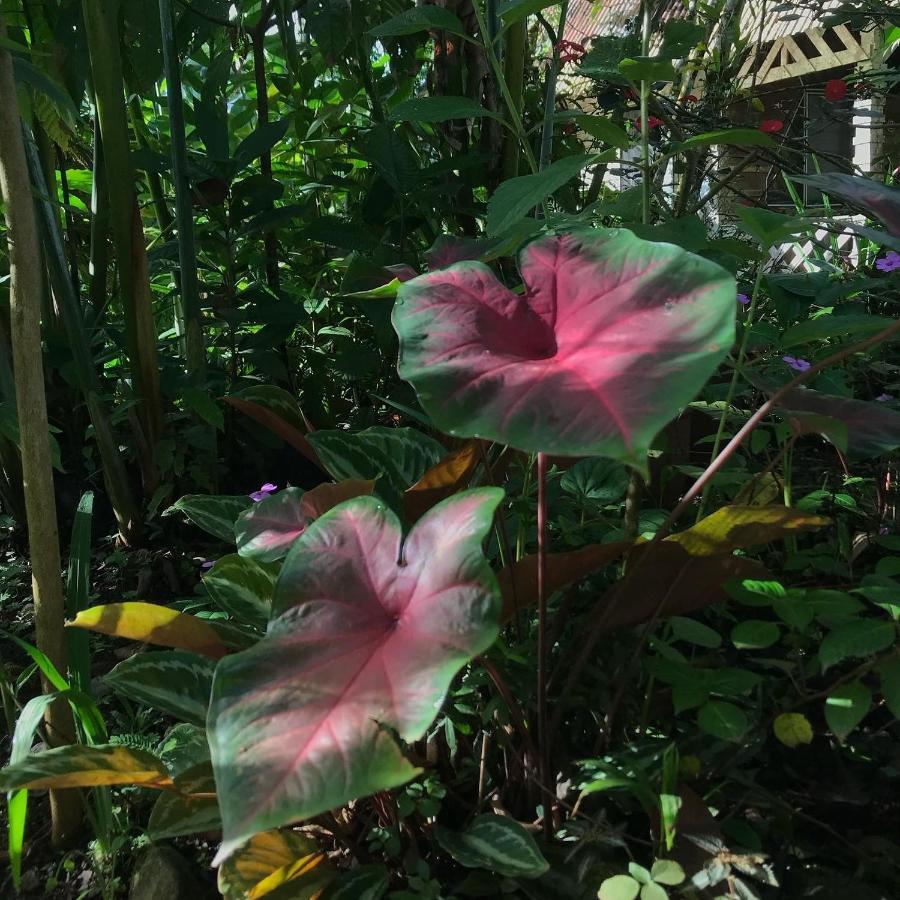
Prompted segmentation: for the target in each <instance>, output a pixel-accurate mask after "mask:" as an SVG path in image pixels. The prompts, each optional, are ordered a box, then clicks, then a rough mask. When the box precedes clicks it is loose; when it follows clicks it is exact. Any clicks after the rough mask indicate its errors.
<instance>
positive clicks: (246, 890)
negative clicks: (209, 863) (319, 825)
mask: <svg viewBox="0 0 900 900" xmlns="http://www.w3.org/2000/svg"><path fill="white" fill-rule="evenodd" d="M317 850H318V847H317V846H316V842H315V841H314V840H313V839H312V838H311V837H309V836H308V835H304V834H298V833H297V832H295V831H264V832H261V833H259V834H257V835H254V836H253V837H252V838H251V839H250V840H249V841H247V842H246V843H244V844H243V846H241V847H240V848H239V849H237V852H235V853H234V854H233V855H232V856H231V857H230V858H228V859H226V860H225V861H224V862H223V863H222V865H221V866H220V868H219V891H220V893H221V894H222V896H223V898H224V900H247V898H248V897H250V896H251V895H252V893H251V892H252V891H253V890H254V888H256V886H257V885H258V884H260V883H261V882H263V881H264V880H265V879H266V878H268V877H269V876H271V875H272V874H273V873H274V872H277V871H278V870H279V869H282V868H283V867H284V866H290V865H292V864H293V863H295V862H296V861H297V860H298V859H306V858H308V857H309V856H311V855H312V854H315V853H316V851H317Z"/></svg>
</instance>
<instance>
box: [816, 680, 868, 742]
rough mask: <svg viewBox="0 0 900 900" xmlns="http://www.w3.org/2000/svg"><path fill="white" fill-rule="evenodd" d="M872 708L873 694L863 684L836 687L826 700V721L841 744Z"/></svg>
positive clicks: (853, 683)
mask: <svg viewBox="0 0 900 900" xmlns="http://www.w3.org/2000/svg"><path fill="white" fill-rule="evenodd" d="M871 708H872V692H871V691H870V690H869V689H868V688H867V687H866V686H865V685H864V684H862V683H861V682H859V681H853V682H851V683H850V684H842V685H839V686H838V687H836V688H835V689H834V690H833V691H832V692H831V693H830V694H829V695H828V697H827V698H826V700H825V721H826V722H827V723H828V727H829V728H830V729H831V730H832V731H833V732H834V735H835V737H836V738H837V739H838V740H839V741H840V742H841V743H843V742H844V739H845V738H846V737H847V735H849V734H850V732H851V731H853V729H854V728H856V726H857V725H859V723H860V722H862V720H863V719H864V718H865V717H866V714H867V713H868V712H869V710H870V709H871Z"/></svg>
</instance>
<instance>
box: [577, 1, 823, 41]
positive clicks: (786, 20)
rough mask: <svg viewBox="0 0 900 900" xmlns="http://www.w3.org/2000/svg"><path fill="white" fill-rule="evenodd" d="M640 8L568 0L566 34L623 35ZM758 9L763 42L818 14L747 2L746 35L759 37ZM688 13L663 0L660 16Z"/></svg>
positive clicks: (803, 27)
mask: <svg viewBox="0 0 900 900" xmlns="http://www.w3.org/2000/svg"><path fill="white" fill-rule="evenodd" d="M838 6H840V0H825V2H823V3H822V12H826V11H828V10H830V9H836V8H837V7H838ZM640 9H641V3H640V0H571V3H570V6H569V16H568V19H567V21H566V33H565V38H566V40H569V41H575V42H577V43H580V44H583V43H584V42H585V41H586V40H589V39H590V38H592V37H598V36H603V37H623V36H624V35H625V34H628V33H632V32H633V31H634V28H635V20H636V19H637V17H638V15H640ZM760 13H764V15H765V21H764V24H763V33H762V40H761V43H762V44H766V43H768V42H769V41H774V40H776V39H777V38H780V37H785V36H786V35H792V34H799V33H801V32H803V31H807V30H808V29H809V28H812V27H813V26H814V25H815V24H816V20H817V19H818V18H819V15H818V14H817V12H815V11H813V10H811V9H808V8H805V7H801V6H799V5H795V4H793V3H766V4H763V3H762V2H749V3H747V4H745V6H744V9H743V13H742V15H741V31H742V33H743V35H744V36H745V37H752V38H754V39H758V29H759V16H760ZM687 15H688V10H687V7H686V6H685V4H684V3H682V2H681V0H665V2H664V3H663V6H662V10H661V12H660V14H659V18H660V21H662V22H667V21H669V20H670V19H682V18H686V17H687Z"/></svg>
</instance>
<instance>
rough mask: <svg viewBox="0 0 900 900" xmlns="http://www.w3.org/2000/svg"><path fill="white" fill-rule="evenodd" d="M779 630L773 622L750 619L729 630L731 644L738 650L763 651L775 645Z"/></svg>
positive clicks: (779, 633)
mask: <svg viewBox="0 0 900 900" xmlns="http://www.w3.org/2000/svg"><path fill="white" fill-rule="evenodd" d="M780 637H781V629H780V628H779V627H778V625H777V624H776V623H775V622H766V621H763V620H762V619H750V620H749V621H747V622H741V623H740V624H739V625H735V626H734V628H732V629H731V643H732V644H734V646H735V647H737V649H738V650H763V649H765V648H766V647H771V646H772V644H777V643H778V639H779V638H780Z"/></svg>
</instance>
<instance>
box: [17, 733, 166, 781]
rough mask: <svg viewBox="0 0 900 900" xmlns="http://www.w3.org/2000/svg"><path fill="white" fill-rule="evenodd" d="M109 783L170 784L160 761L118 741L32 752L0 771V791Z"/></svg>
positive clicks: (71, 745)
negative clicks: (116, 742) (119, 743)
mask: <svg viewBox="0 0 900 900" xmlns="http://www.w3.org/2000/svg"><path fill="white" fill-rule="evenodd" d="M112 784H144V785H148V786H157V787H163V786H167V785H171V784H172V779H171V778H170V776H169V773H168V771H167V770H166V767H165V766H164V765H163V764H162V762H161V761H160V760H159V759H157V758H156V757H155V756H153V755H152V754H150V753H147V752H146V751H144V750H136V749H132V748H130V747H124V746H121V745H118V744H105V745H104V744H101V745H98V746H96V747H85V746H82V745H80V744H69V745H67V746H65V747H56V748H54V749H53V750H45V751H44V752H43V753H34V754H31V755H30V756H28V757H26V758H25V759H24V760H22V761H21V762H17V763H14V764H13V765H11V766H7V767H6V768H5V769H3V770H0V791H15V790H18V789H20V788H21V789H25V790H40V789H43V788H70V787H98V786H100V785H112Z"/></svg>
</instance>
